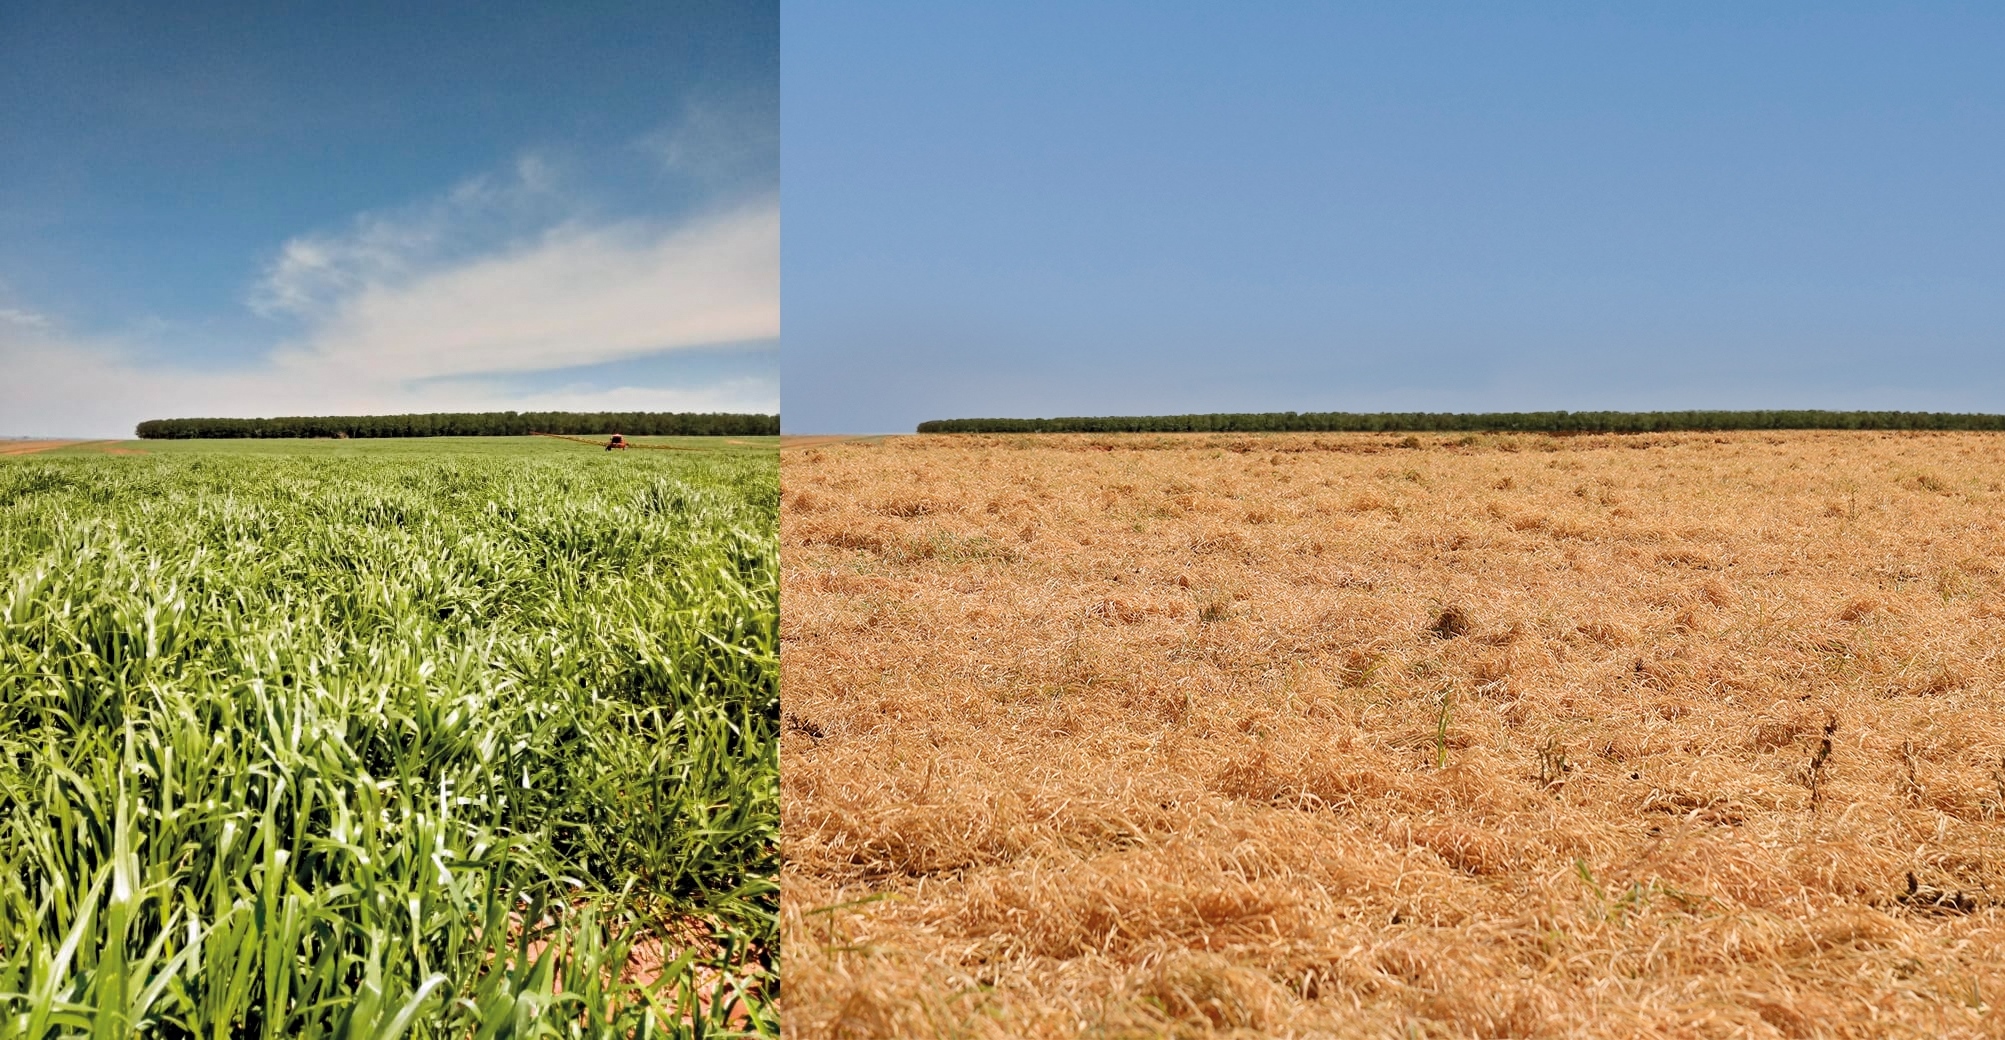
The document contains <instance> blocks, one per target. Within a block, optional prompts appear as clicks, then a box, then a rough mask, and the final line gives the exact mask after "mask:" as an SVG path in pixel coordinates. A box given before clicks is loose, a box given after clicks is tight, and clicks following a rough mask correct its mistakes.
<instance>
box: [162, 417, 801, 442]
mask: <svg viewBox="0 0 2005 1040" xmlns="http://www.w3.org/2000/svg"><path fill="white" fill-rule="evenodd" d="M779 432H780V417H779V416H777V415H753V414H745V413H739V412H424V413H416V414H410V415H295V416H281V417H277V418H271V419H148V420H146V421H145V422H142V423H140V424H139V426H138V429H137V433H138V434H139V436H140V438H141V439H142V440H186V439H193V438H205V439H206V438H233V437H520V436H524V435H527V434H532V433H563V434H572V435H590V434H610V433H619V434H627V435H630V436H636V437H724V436H732V437H758V436H775V435H777V434H778V433H779Z"/></svg>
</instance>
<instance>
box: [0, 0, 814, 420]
mask: <svg viewBox="0 0 2005 1040" xmlns="http://www.w3.org/2000/svg"><path fill="white" fill-rule="evenodd" d="M778 105H779V10H778V3H777V0H767V2H735V0H715V2H678V3H664V2H655V0H643V2H631V3H610V2H606V3H600V2H594V3H581V4H547V3H530V2H493V3H481V4H473V3H444V4H422V5H408V4H389V3H380V2H374V3H372V2H362V3H348V4H337V5H296V4H284V5H265V4H234V3H220V2H194V3H186V4H150V3H140V2H130V0H128V2H111V3H93V4H72V3H61V2H51V0H19V2H9V3H7V4H5V5H3V6H0V435H74V436H98V437H104V436H130V435H131V429H132V425H133V423H134V422H136V421H138V420H140V419H145V418H159V417H167V416H190V415H287V414H292V415H296V414H339V413H358V412H375V413H381V412H404V411H439V410H455V411H457V410H487V409H518V410H526V409H532V408H568V409H581V410H584V409H590V410H597V409H608V410H628V409H635V410H678V411H679V410H703V411H711V410H731V411H744V410H757V411H772V410H774V409H776V408H777V407H778V405H779V394H780V391H779V342H778V338H779V328H780V325H779V322H780V302H779V274H780V272H779V264H780V255H779V248H780V237H779V236H780V218H779V190H780V186H779V142H778V130H779V110H778Z"/></svg>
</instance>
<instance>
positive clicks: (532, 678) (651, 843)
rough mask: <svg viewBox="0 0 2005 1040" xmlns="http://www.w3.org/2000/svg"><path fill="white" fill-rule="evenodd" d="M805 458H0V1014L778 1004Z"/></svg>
mask: <svg viewBox="0 0 2005 1040" xmlns="http://www.w3.org/2000/svg"><path fill="white" fill-rule="evenodd" d="M777 505H778V465H777V460H776V459H775V458H774V457H773V456H771V455H765V454H737V455H724V454H716V455H707V456H706V455H671V454H668V453H629V454H626V455H611V456H608V455H602V454H599V453H593V452H583V451H581V452H579V453H577V454H575V455H553V454H550V453H549V452H525V453H523V454H522V455H520V456H519V457H516V456H510V455H507V454H505V453H496V452H492V451H488V452H480V453H471V452H468V453H459V452H455V451H453V450H451V449H441V450H440V451H437V452H432V453H422V454H414V453H406V452H397V453H385V454H382V455H369V454H367V453H362V454H357V455H352V456H342V457H338V458H329V457H325V456H319V457H312V456H306V455H299V456H287V455H285V454H270V453H257V454H249V453H247V454H243V455H231V454H228V453H208V454H201V455H186V456H154V457H147V458H133V457H116V458H114V457H103V458H87V457H78V458H66V459H23V460H11V461H7V462H4V463H0V574H4V584H0V1036H25V1037H33V1038H39V1037H51V1036H78V1037H81V1036H90V1037H124V1036H133V1035H145V1036H160V1037H215V1038H223V1037H260V1038H262V1037H321V1036H325V1037H385V1038H388V1037H400V1036H408V1037H454V1038H489V1037H495V1038H499V1037H531V1036H566V1037H572V1036H575V1037H602V1036H603V1037H610V1036H650V1037H655V1036H658V1037H676V1036H713V1035H731V1034H734V1033H741V1032H754V1033H766V1034H772V1033H776V1032H777V1025H776V1016H775V1014H774V1011H773V1006H774V1001H775V1000H776V999H777V997H778V980H777V978H776V977H775V976H774V975H772V973H771V965H772V964H773V963H774V960H773V955H774V943H775V930H774V929H775V925H774V914H775V910H776V905H777V900H776V889H775V886H774V881H773V878H774V873H775V868H776V865H777V864H776V857H777V852H776V839H777V819H778V816H777V798H778V787H777V757H776V748H777V739H776V728H777V727H776V723H777V719H778V705H779V695H778V642H777V640H778V584H777V569H776V560H775V552H776V543H777Z"/></svg>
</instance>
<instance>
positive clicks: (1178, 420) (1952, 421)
mask: <svg viewBox="0 0 2005 1040" xmlns="http://www.w3.org/2000/svg"><path fill="white" fill-rule="evenodd" d="M1715 430H2005V415H1988V414H1980V413H1964V412H1836V411H1822V410H1817V409H1809V410H1792V411H1683V412H1211V413H1204V414H1195V415H1104V416H1071V417H1064V418H1057V419H933V420H929V421H927V422H922V423H920V424H919V430H918V432H920V433H1282V432H1301V433H1672V432H1699V431H1715Z"/></svg>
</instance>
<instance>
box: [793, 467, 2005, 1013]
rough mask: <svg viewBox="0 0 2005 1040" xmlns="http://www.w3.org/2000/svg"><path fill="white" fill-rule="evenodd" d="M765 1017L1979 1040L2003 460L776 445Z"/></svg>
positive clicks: (1995, 785) (2003, 855)
mask: <svg viewBox="0 0 2005 1040" xmlns="http://www.w3.org/2000/svg"><path fill="white" fill-rule="evenodd" d="M782 469H783V475H782V482H783V487H784V490H785V494H784V496H783V505H782V546H783V554H784V568H783V577H782V587H783V592H784V597H785V603H786V610H785V618H784V622H783V625H782V645H783V648H784V649H783V654H782V658H783V668H782V670H783V681H784V683H785V691H786V694H785V709H786V710H785V714H784V717H783V722H782V737H781V741H782V745H781V746H782V762H783V794H784V800H783V839H782V848H783V852H784V856H785V866H784V868H783V871H782V883H783V889H784V893H785V895H784V897H783V900H782V925H781V927H782V934H783V938H784V951H785V959H784V973H785V977H786V979H787V990H788V997H787V1005H788V1006H787V1008H786V1017H787V1024H788V1027H789V1035H792V1036H800V1037H837V1036H882V1035H913V1036H994V1037H1003V1036H1036V1037H1063V1036H1080V1035H1094V1036H1116V1035H1158V1034H1162V1033H1175V1034H1180V1035H1210V1034H1229V1033H1233V1032H1238V1033H1241V1034H1243V1035H1332V1034H1334V1035H1359V1036H1469V1037H1503V1036H1510V1037H1518V1036H1609V1035H1625V1036H1664V1037H1671V1036H1792V1037H1794V1036H1861V1037H1863V1036H1881V1035H1892V1034H1901V1035H1907V1034H1912V1035H1932V1036H1979V1035H1996V1034H1997V1031H1998V1030H1999V1029H2000V1025H1999V1021H1998V1019H1997V1018H1996V1017H1995V1016H1996V1015H1997V1013H1998V1012H1997V1011H1996V1007H1997V1004H1998V1002H1999V1001H2000V1000H2001V997H2000V994H2005V931H2001V926H2005V909H2001V906H2000V900H2005V716H2001V714H2000V708H2001V704H2000V697H1999V692H2000V681H2001V679H2005V661H2001V658H2000V656H1999V653H1998V647H1999V645H2000V642H2001V638H2005V517H2001V507H2005V441H2000V440H1999V439H1998V438H1997V437H1996V436H1994V435H1988V434H1855V433H1790V434H1746V433H1742V434H1730V435H1706V434H1677V435H1658V436H1652V435H1645V436H1629V437H1575V438H1544V437H1529V436H1517V437H1496V436H1472V437H1453V438H1451V437H1444V436H1439V435H1433V436H1409V437H1401V436H1385V435H1377V436H1373V435H1272V436H1226V435H1216V436H1207V435H1194V436H1146V435H1143V436H1125V437H1116V436H1106V437H1093V436H1049V437H1031V436H1019V437H1009V436H1003V437H994V436H959V437H908V438H896V439H890V440H886V441H883V442H881V443H856V444H838V443H831V444H824V445H815V446H805V447H804V448H803V449H801V450H789V451H786V452H784V453H783V461H782Z"/></svg>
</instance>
